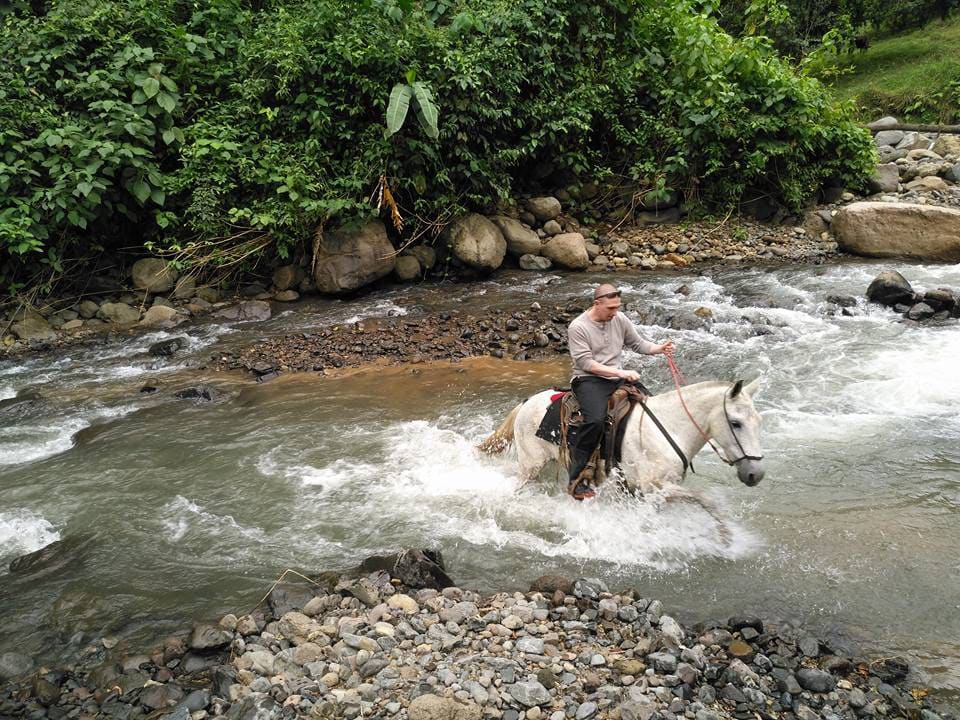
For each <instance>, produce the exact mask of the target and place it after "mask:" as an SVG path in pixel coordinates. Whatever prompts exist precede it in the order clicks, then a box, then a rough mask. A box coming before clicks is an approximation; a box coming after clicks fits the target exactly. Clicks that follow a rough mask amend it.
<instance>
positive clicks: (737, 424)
mask: <svg viewBox="0 0 960 720" xmlns="http://www.w3.org/2000/svg"><path fill="white" fill-rule="evenodd" d="M730 427H732V428H733V429H734V430H739V429H740V428H742V427H743V423H741V422H740V421H739V420H731V421H730Z"/></svg>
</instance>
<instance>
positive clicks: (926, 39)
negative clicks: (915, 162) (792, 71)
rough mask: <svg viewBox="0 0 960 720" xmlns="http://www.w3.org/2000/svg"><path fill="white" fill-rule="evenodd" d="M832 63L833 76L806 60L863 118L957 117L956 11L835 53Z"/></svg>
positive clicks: (959, 44)
mask: <svg viewBox="0 0 960 720" xmlns="http://www.w3.org/2000/svg"><path fill="white" fill-rule="evenodd" d="M833 64H834V66H835V72H833V77H831V74H830V73H828V72H824V67H825V66H824V65H813V64H811V70H812V71H815V72H816V73H817V75H818V76H820V77H824V78H830V79H832V83H833V85H834V91H835V94H836V95H837V96H839V97H840V98H843V99H844V100H847V101H850V102H851V103H852V104H853V105H854V107H855V108H856V111H857V114H858V116H859V117H860V118H861V119H863V120H865V121H870V120H875V119H876V118H878V117H881V116H883V115H894V116H896V117H897V118H900V119H902V120H904V121H915V122H924V123H947V124H952V123H956V122H960V17H958V18H953V19H951V20H949V21H948V22H946V23H941V22H933V23H930V24H929V25H927V26H926V27H925V28H924V29H923V30H915V31H914V32H911V33H907V34H904V35H898V36H896V37H891V38H884V39H881V40H878V41H876V42H874V43H872V44H871V46H870V48H869V50H867V51H866V52H862V53H852V54H840V55H837V56H836V58H835V60H834V63H833ZM829 67H830V66H829V65H826V68H827V69H829Z"/></svg>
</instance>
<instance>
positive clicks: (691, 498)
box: [662, 485, 733, 548]
mask: <svg viewBox="0 0 960 720" xmlns="http://www.w3.org/2000/svg"><path fill="white" fill-rule="evenodd" d="M662 497H663V500H664V501H665V502H669V503H689V504H691V505H697V506H699V507H700V508H701V509H702V510H703V511H704V512H706V513H707V515H709V516H710V517H712V518H713V521H714V522H715V523H716V524H717V533H718V535H719V536H720V541H721V542H722V543H723V545H724V546H725V547H727V548H729V547H730V546H731V545H732V544H733V534H732V533H731V532H730V527H729V526H728V525H727V523H726V522H725V521H724V520H723V518H722V517H721V514H720V508H719V507H717V505H716V503H714V502H713V501H712V500H709V499H707V498H705V497H703V496H702V495H700V494H698V493H695V492H693V491H692V490H687V489H685V488H681V487H678V486H676V485H673V486H667V487H665V488H663V495H662Z"/></svg>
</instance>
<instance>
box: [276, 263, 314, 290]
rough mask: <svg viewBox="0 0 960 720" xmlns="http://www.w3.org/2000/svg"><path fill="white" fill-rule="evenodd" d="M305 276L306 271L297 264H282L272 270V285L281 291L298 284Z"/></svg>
mask: <svg viewBox="0 0 960 720" xmlns="http://www.w3.org/2000/svg"><path fill="white" fill-rule="evenodd" d="M305 276H306V273H305V272H304V270H303V268H302V267H300V266H299V265H283V266H282V267H278V268H277V269H276V270H274V271H273V278H272V279H273V287H275V288H276V289H277V290H281V291H282V290H289V289H290V288H292V287H294V286H296V285H299V284H300V281H301V280H303V278H304V277H305Z"/></svg>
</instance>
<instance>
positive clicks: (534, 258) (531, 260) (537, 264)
mask: <svg viewBox="0 0 960 720" xmlns="http://www.w3.org/2000/svg"><path fill="white" fill-rule="evenodd" d="M519 262H520V267H521V269H523V270H549V269H550V268H552V267H553V263H552V262H550V258H545V257H543V255H521V256H520V261H519Z"/></svg>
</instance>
